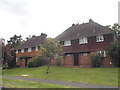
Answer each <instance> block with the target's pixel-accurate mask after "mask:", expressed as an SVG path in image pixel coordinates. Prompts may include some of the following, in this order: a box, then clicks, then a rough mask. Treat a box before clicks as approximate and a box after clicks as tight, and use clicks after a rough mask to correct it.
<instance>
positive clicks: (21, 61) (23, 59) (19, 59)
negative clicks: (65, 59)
mask: <svg viewBox="0 0 120 90" xmlns="http://www.w3.org/2000/svg"><path fill="white" fill-rule="evenodd" d="M46 37H47V35H46V34H44V33H41V36H34V37H32V38H30V39H28V40H27V41H25V42H24V43H23V44H21V45H19V46H17V47H16V49H15V50H16V65H17V66H20V67H25V66H27V62H28V61H29V60H31V59H32V58H33V57H36V56H40V55H41V54H42V53H41V49H40V45H41V44H42V43H44V41H45V39H46Z"/></svg>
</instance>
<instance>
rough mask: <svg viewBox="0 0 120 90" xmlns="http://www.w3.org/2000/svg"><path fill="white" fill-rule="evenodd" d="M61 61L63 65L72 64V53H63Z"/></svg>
mask: <svg viewBox="0 0 120 90" xmlns="http://www.w3.org/2000/svg"><path fill="white" fill-rule="evenodd" d="M63 63H64V65H67V66H74V60H73V55H72V54H71V55H70V56H67V55H65V56H64V62H63Z"/></svg>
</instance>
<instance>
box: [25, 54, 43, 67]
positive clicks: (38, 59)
mask: <svg viewBox="0 0 120 90" xmlns="http://www.w3.org/2000/svg"><path fill="white" fill-rule="evenodd" d="M42 60H43V57H41V56H39V57H34V58H33V59H32V60H30V61H28V63H27V66H28V67H38V66H41V65H42Z"/></svg>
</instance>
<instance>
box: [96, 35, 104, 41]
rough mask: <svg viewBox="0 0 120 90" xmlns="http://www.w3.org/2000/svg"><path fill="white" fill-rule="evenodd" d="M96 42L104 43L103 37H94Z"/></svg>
mask: <svg viewBox="0 0 120 90" xmlns="http://www.w3.org/2000/svg"><path fill="white" fill-rule="evenodd" d="M96 41H97V42H103V41H104V37H103V35H101V36H97V37H96Z"/></svg>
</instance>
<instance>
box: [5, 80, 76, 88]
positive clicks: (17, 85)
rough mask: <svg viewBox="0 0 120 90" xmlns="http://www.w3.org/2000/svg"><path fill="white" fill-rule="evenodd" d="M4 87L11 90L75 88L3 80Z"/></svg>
mask: <svg viewBox="0 0 120 90" xmlns="http://www.w3.org/2000/svg"><path fill="white" fill-rule="evenodd" d="M3 87H9V88H74V87H69V86H61V85H54V84H47V83H39V82H33V81H26V80H15V79H12V80H11V79H3Z"/></svg>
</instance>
